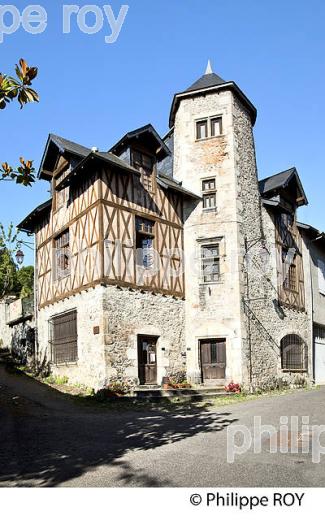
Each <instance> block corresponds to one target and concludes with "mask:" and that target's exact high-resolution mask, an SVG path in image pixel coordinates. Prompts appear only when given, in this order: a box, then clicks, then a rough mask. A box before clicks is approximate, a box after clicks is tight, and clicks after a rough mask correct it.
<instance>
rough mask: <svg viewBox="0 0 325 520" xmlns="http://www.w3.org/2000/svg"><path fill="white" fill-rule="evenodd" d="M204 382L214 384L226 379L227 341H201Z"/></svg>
mask: <svg viewBox="0 0 325 520" xmlns="http://www.w3.org/2000/svg"><path fill="white" fill-rule="evenodd" d="M200 356H201V370H202V381H203V383H204V382H209V381H210V382H212V381H213V380H217V379H225V377H226V340H225V339H209V340H205V339H204V340H201V341H200Z"/></svg>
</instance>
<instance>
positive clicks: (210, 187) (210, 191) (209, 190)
mask: <svg viewBox="0 0 325 520" xmlns="http://www.w3.org/2000/svg"><path fill="white" fill-rule="evenodd" d="M202 198H203V209H213V208H216V206H217V197H216V180H215V179H206V180H204V181H202Z"/></svg>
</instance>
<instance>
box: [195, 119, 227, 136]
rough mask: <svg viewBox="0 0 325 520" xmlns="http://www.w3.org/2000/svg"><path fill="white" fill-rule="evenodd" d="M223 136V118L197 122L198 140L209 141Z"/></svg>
mask: <svg viewBox="0 0 325 520" xmlns="http://www.w3.org/2000/svg"><path fill="white" fill-rule="evenodd" d="M219 135H222V117H221V116H218V117H207V118H206V119H201V120H200V121H196V139H197V140H198V141H199V140H201V139H208V138H209V137H218V136H219Z"/></svg>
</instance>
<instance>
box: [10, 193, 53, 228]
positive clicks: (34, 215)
mask: <svg viewBox="0 0 325 520" xmlns="http://www.w3.org/2000/svg"><path fill="white" fill-rule="evenodd" d="M51 207H52V198H51V199H49V200H47V201H46V202H43V203H42V204H40V205H39V206H37V207H36V208H35V209H33V211H31V212H30V213H29V215H27V217H25V218H24V220H22V222H20V224H18V226H17V228H18V229H21V230H22V231H28V232H33V229H34V223H35V221H37V220H38V219H40V217H41V216H42V215H43V214H45V213H46V212H47V211H49V210H50V209H51Z"/></svg>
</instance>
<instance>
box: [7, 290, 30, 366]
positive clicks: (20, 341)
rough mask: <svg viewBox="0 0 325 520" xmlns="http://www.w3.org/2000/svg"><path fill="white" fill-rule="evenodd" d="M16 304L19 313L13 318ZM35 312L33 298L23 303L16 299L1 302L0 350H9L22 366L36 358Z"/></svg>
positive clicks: (8, 298)
mask: <svg viewBox="0 0 325 520" xmlns="http://www.w3.org/2000/svg"><path fill="white" fill-rule="evenodd" d="M15 304H17V308H18V313H17V314H16V315H14V316H13V315H12V312H11V311H12V306H13V305H15ZM19 309H20V310H19ZM33 311H34V309H33V298H32V297H31V298H25V299H24V300H23V301H22V300H20V299H17V298H16V299H15V298H14V297H13V298H12V297H5V298H3V299H2V300H1V301H0V350H1V349H8V350H9V351H10V353H11V355H12V357H13V358H14V359H15V360H16V361H17V362H18V363H21V364H26V363H27V362H30V361H32V360H33V356H34V351H35V321H34V318H33ZM13 318H15V319H13Z"/></svg>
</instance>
